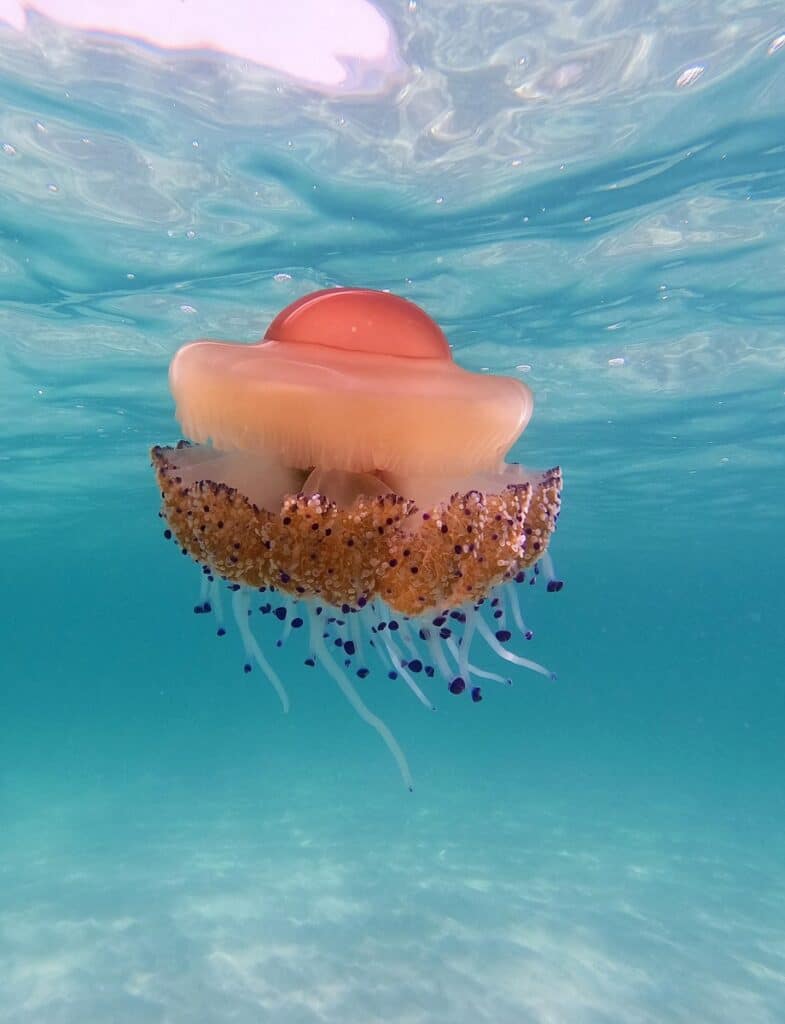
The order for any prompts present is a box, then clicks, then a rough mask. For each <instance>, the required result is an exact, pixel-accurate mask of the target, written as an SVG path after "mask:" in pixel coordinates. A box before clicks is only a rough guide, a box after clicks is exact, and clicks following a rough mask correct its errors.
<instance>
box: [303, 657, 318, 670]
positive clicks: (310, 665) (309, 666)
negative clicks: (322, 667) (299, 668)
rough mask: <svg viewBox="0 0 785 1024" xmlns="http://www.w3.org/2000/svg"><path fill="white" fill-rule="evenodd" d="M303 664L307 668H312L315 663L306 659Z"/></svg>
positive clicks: (311, 659) (310, 659)
mask: <svg viewBox="0 0 785 1024" xmlns="http://www.w3.org/2000/svg"><path fill="white" fill-rule="evenodd" d="M304 664H306V665H307V666H308V668H313V667H314V665H315V664H316V662H315V661H314V660H313V658H306V659H305V662H304Z"/></svg>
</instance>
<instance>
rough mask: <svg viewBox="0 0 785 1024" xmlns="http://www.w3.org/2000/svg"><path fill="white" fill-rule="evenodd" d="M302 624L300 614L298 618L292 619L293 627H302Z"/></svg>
mask: <svg viewBox="0 0 785 1024" xmlns="http://www.w3.org/2000/svg"><path fill="white" fill-rule="evenodd" d="M302 624H303V620H302V619H301V618H300V617H299V615H298V616H297V618H296V619H292V629H300V627H301V626H302Z"/></svg>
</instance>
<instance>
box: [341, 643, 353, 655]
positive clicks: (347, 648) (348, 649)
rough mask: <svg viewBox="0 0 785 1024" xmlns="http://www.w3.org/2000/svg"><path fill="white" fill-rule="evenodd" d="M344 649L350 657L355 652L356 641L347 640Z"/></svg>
mask: <svg viewBox="0 0 785 1024" xmlns="http://www.w3.org/2000/svg"><path fill="white" fill-rule="evenodd" d="M343 649H344V651H345V652H346V653H347V654H348V655H349V657H351V656H352V655H353V654H354V652H355V646H354V641H353V640H347V641H346V643H345V644H344V645H343Z"/></svg>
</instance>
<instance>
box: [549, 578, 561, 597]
mask: <svg viewBox="0 0 785 1024" xmlns="http://www.w3.org/2000/svg"><path fill="white" fill-rule="evenodd" d="M563 586H564V580H548V586H547V588H546V589H547V591H548V593H549V594H558V593H559V591H560V590H561V588H562V587H563Z"/></svg>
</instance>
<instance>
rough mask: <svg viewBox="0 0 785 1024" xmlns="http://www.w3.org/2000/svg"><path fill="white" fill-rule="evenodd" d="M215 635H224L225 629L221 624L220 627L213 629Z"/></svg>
mask: <svg viewBox="0 0 785 1024" xmlns="http://www.w3.org/2000/svg"><path fill="white" fill-rule="evenodd" d="M215 635H216V636H226V630H225V629H224V628H223V626H221V627H220V629H217V630H216V631H215Z"/></svg>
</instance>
